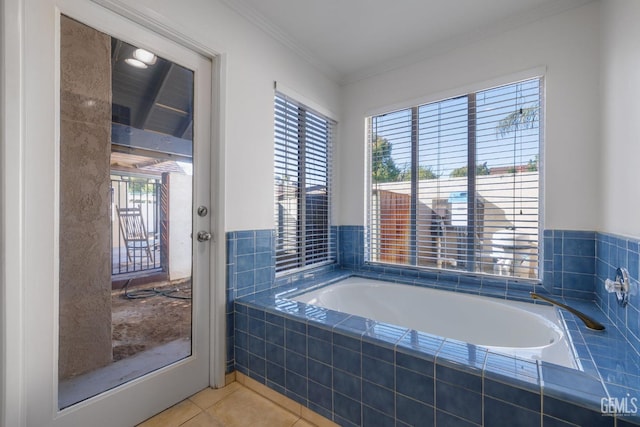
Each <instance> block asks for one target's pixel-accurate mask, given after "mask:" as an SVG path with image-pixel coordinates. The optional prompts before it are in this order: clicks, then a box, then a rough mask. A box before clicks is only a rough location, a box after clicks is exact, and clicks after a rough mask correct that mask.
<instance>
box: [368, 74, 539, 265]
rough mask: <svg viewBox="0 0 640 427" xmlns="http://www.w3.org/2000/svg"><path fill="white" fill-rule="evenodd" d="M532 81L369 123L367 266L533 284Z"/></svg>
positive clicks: (535, 118) (535, 137)
mask: <svg viewBox="0 0 640 427" xmlns="http://www.w3.org/2000/svg"><path fill="white" fill-rule="evenodd" d="M541 117H542V80H541V79H539V78H536V79H531V80H526V81H521V82H517V83H513V84H509V85H505V86H500V87H496V88H491V89H487V90H483V91H478V92H474V93H469V94H466V95H463V96H459V97H456V98H451V99H446V100H442V101H439V102H433V103H429V104H425V105H419V106H415V107H412V108H407V109H404V110H400V111H393V112H389V113H387V114H382V115H378V116H373V117H370V118H369V119H368V128H369V131H368V138H369V150H370V162H369V166H370V173H371V175H370V182H371V191H370V194H369V206H368V217H369V219H368V230H367V239H368V242H367V246H368V259H369V261H372V262H380V263H389V264H400V265H410V266H416V267H427V268H439V269H452V270H461V271H469V272H481V273H489V274H497V275H506V276H510V277H521V278H537V277H538V258H539V244H538V242H539V229H540V216H539V195H540V185H539V183H540V177H539V153H540V146H541V139H542V136H541V135H542V126H541Z"/></svg>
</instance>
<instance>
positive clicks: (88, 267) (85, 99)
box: [58, 16, 112, 379]
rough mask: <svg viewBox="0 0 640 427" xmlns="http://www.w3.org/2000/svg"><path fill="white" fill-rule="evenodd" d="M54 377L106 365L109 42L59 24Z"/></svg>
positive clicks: (75, 24)
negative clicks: (57, 317)
mask: <svg viewBox="0 0 640 427" xmlns="http://www.w3.org/2000/svg"><path fill="white" fill-rule="evenodd" d="M60 45H61V46H60V62H61V66H60V68H61V70H60V80H61V81H60V115H61V119H60V294H59V297H60V328H59V332H60V337H59V344H60V350H59V356H60V358H59V362H58V366H59V376H60V379H64V378H68V377H71V376H74V375H78V374H81V373H84V372H88V371H91V370H93V369H96V368H99V367H101V366H104V365H106V364H108V363H110V362H111V360H112V350H111V251H110V248H111V219H110V208H111V194H110V191H111V186H110V178H109V168H110V166H109V159H110V154H111V39H110V37H109V36H108V35H106V34H103V33H100V32H98V31H96V30H94V29H92V28H90V27H87V26H85V25H83V24H80V23H78V22H76V21H74V20H72V19H69V18H66V17H64V16H63V17H62V18H61V36H60Z"/></svg>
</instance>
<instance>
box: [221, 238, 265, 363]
mask: <svg viewBox="0 0 640 427" xmlns="http://www.w3.org/2000/svg"><path fill="white" fill-rule="evenodd" d="M226 241H227V254H226V269H227V288H226V295H227V312H226V319H227V338H226V344H227V367H226V369H227V372H231V371H232V370H233V368H234V359H235V354H234V347H235V345H234V338H235V336H234V323H235V322H236V321H237V319H234V308H233V301H234V300H235V299H236V298H239V297H242V296H247V295H252V294H255V293H256V292H261V291H265V290H269V289H271V288H272V287H273V286H274V282H275V280H274V279H275V244H274V242H275V231H274V230H247V231H232V232H228V233H227V234H226ZM243 355H244V354H243Z"/></svg>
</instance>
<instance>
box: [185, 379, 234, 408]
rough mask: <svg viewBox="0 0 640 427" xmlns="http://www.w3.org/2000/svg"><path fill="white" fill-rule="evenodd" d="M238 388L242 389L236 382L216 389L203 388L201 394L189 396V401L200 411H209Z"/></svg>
mask: <svg viewBox="0 0 640 427" xmlns="http://www.w3.org/2000/svg"><path fill="white" fill-rule="evenodd" d="M240 388H242V386H241V385H240V384H238V383H237V382H232V383H231V384H229V385H227V386H225V387H223V388H218V389H215V388H205V389H204V390H202V391H201V392H199V393H196V394H194V395H193V396H191V397H190V398H189V400H190V401H192V402H193V403H195V404H196V405H198V406H199V407H200V408H202V409H209V408H211V407H212V406H213V405H215V404H216V403H218V402H219V401H221V400H222V399H224V398H225V397H227V396H229V395H230V394H231V393H233V392H235V391H237V390H239V389H240Z"/></svg>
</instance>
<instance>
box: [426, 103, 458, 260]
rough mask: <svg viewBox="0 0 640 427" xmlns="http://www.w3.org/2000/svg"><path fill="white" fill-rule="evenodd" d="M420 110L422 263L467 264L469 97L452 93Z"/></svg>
mask: <svg viewBox="0 0 640 427" xmlns="http://www.w3.org/2000/svg"><path fill="white" fill-rule="evenodd" d="M418 111H419V122H418V124H419V146H418V156H419V163H418V176H419V181H418V197H419V199H418V205H417V217H418V219H417V228H418V233H417V236H418V237H417V238H418V265H420V266H426V267H437V268H454V269H459V268H464V266H465V265H464V264H465V262H466V258H467V256H466V249H467V245H466V228H467V209H466V196H465V195H466V194H467V161H468V145H469V144H468V129H467V127H468V117H467V113H468V99H467V97H466V96H463V97H459V98H454V99H448V100H445V101H442V102H436V103H433V104H428V105H423V106H421V107H419V109H418Z"/></svg>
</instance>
